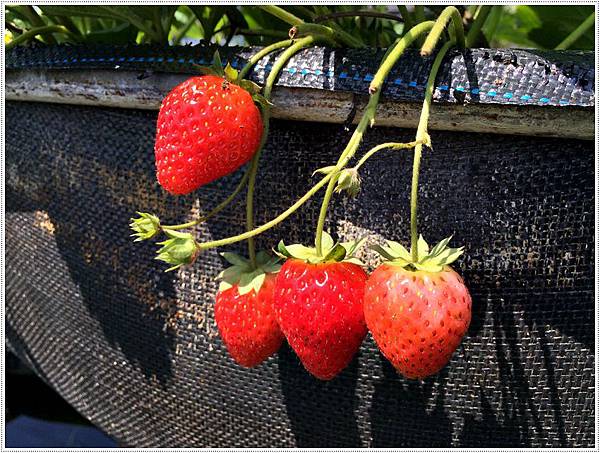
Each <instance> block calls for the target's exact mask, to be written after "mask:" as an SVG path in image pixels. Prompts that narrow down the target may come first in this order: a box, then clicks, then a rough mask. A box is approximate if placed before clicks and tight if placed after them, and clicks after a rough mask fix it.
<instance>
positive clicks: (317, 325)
mask: <svg viewBox="0 0 600 453" xmlns="http://www.w3.org/2000/svg"><path fill="white" fill-rule="evenodd" d="M324 242H326V243H327V245H326V246H325V248H326V249H327V250H328V252H326V253H324V255H325V258H323V257H320V256H318V255H317V254H316V251H315V249H312V248H308V247H304V246H302V245H298V244H294V245H290V246H287V247H286V246H285V245H283V243H280V245H279V251H280V252H281V253H282V254H283V255H285V256H286V257H289V259H288V260H287V261H286V262H285V263H284V265H283V266H282V268H281V271H280V272H279V275H278V276H277V283H276V287H275V312H276V316H277V321H278V322H279V326H280V327H281V330H282V331H283V333H284V335H285V337H286V338H287V341H288V343H289V344H290V346H291V347H292V349H294V351H295V352H296V354H297V355H298V357H299V358H300V360H301V362H302V364H303V365H304V367H305V368H306V369H307V370H308V371H309V372H310V373H311V374H312V375H314V376H315V377H317V378H319V379H323V380H329V379H332V378H333V377H334V376H335V375H337V374H338V373H339V372H340V371H341V370H343V369H344V368H345V367H346V366H347V365H348V363H350V361H351V360H352V357H353V356H354V354H356V352H357V350H358V348H359V347H360V344H361V343H362V341H363V339H364V338H365V335H366V333H367V328H366V325H365V320H364V315H363V294H364V288H365V283H366V280H367V274H366V273H365V271H364V270H363V269H362V268H361V267H360V266H359V265H358V264H356V262H357V261H358V260H356V259H354V258H351V255H352V252H353V251H354V250H355V249H356V248H357V246H358V243H352V244H345V245H341V244H336V245H333V240H331V238H330V237H329V235H327V236H326V238H324ZM345 257H348V260H347V261H341V260H343V259H344V258H345ZM335 259H337V260H338V261H336V260H335Z"/></svg>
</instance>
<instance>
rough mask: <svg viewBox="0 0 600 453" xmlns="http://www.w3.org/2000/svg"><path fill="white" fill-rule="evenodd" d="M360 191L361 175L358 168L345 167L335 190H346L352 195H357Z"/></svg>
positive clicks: (338, 191) (337, 191)
mask: <svg viewBox="0 0 600 453" xmlns="http://www.w3.org/2000/svg"><path fill="white" fill-rule="evenodd" d="M359 191H360V176H359V175H358V170H357V169H356V168H344V169H343V170H342V171H341V172H340V176H339V178H338V180H337V185H336V187H335V192H336V193H340V192H346V193H347V194H348V195H349V196H351V197H353V198H354V197H356V195H358V192H359Z"/></svg>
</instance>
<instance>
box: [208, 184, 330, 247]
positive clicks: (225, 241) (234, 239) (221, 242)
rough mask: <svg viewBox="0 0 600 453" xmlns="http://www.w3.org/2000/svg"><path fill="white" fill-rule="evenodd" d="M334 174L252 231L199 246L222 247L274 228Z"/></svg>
mask: <svg viewBox="0 0 600 453" xmlns="http://www.w3.org/2000/svg"><path fill="white" fill-rule="evenodd" d="M332 176H333V175H332V174H329V175H327V176H325V177H324V178H323V179H321V180H320V181H319V182H318V183H317V184H315V185H314V186H313V187H312V188H311V189H310V190H309V191H308V192H306V193H305V194H304V195H303V196H302V197H301V198H299V199H298V200H297V201H296V202H295V203H294V204H293V205H292V206H290V207H289V208H287V209H286V210H285V211H283V212H282V213H281V214H279V215H278V216H277V217H275V218H274V219H272V220H270V221H269V222H267V223H265V224H263V225H261V226H259V227H257V228H255V229H253V230H252V231H246V232H245V233H242V234H238V235H237V236H231V237H228V238H224V239H219V240H217V241H212V242H205V243H203V244H199V245H198V248H199V249H200V250H207V249H210V248H213V247H220V246H222V245H228V244H234V243H236V242H240V241H243V240H244V239H248V238H251V237H254V236H257V235H259V234H261V233H264V232H265V231H267V230H269V229H270V228H273V227H274V226H276V225H278V224H279V223H281V222H283V221H284V220H285V219H287V218H288V217H289V216H290V215H292V214H293V213H294V212H296V211H297V210H298V208H299V207H300V206H302V205H303V204H304V203H306V202H307V201H308V200H309V199H310V198H311V197H312V196H313V195H314V194H315V193H317V192H318V191H319V190H320V189H321V188H322V187H323V186H324V185H325V184H327V182H329V180H330V179H331V177H332Z"/></svg>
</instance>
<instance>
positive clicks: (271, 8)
mask: <svg viewBox="0 0 600 453" xmlns="http://www.w3.org/2000/svg"><path fill="white" fill-rule="evenodd" d="M258 7H259V8H260V9H262V10H263V11H264V12H266V13H269V14H270V15H272V16H275V17H277V18H278V19H280V20H282V21H284V22H285V23H287V24H290V25H292V26H294V25H299V24H302V23H304V21H303V20H302V19H300V18H299V17H298V16H294V15H293V14H292V13H289V12H287V11H286V10H285V9H283V8H280V7H279V6H275V5H259V6H258Z"/></svg>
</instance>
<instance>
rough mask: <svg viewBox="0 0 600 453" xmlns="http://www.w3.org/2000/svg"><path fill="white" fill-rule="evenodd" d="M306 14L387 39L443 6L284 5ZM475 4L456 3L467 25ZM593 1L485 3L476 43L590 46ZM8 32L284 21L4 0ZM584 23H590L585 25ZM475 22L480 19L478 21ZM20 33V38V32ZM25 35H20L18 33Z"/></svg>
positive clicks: (235, 31)
mask: <svg viewBox="0 0 600 453" xmlns="http://www.w3.org/2000/svg"><path fill="white" fill-rule="evenodd" d="M281 8H282V9H284V10H285V11H286V12H287V13H289V14H292V15H294V16H296V17H298V18H300V19H302V20H305V21H306V22H314V23H319V24H322V25H326V26H328V27H331V28H332V29H333V30H336V31H344V32H346V33H347V34H348V35H350V36H352V37H354V38H356V39H357V40H358V41H359V42H361V43H363V44H365V45H367V46H370V47H389V46H390V45H391V44H392V43H393V42H394V41H395V40H396V39H397V38H398V37H399V36H402V34H403V33H405V32H406V29H407V27H405V23H404V20H403V19H402V17H403V15H404V16H407V18H406V19H407V20H408V21H409V22H411V23H412V24H415V23H418V22H419V21H421V20H424V19H431V18H435V17H437V16H438V15H439V14H440V12H441V11H442V9H443V6H435V5H430V6H426V7H419V8H414V7H410V6H409V7H408V8H406V7H403V6H400V7H398V8H396V7H394V6H391V5H376V6H370V5H330V6H325V5H285V6H282V7H281ZM479 8H480V7H478V6H477V5H470V6H468V7H460V6H459V7H458V9H459V11H460V13H461V15H463V21H464V22H465V23H466V26H467V28H469V26H470V25H471V24H472V23H473V20H474V18H475V17H476V16H477V12H478V10H479ZM593 11H594V6H593V5H564V6H563V5H534V6H528V5H504V6H500V5H497V6H494V7H492V9H491V11H490V13H489V15H488V16H487V19H486V20H485V22H483V21H482V22H483V27H482V32H483V36H482V38H481V39H479V40H478V41H477V44H478V45H489V46H491V47H526V48H541V49H552V48H555V47H556V46H557V45H559V44H561V43H563V41H564V40H565V38H567V37H569V36H570V35H571V34H572V33H573V32H574V31H575V30H577V29H578V27H580V26H581V25H582V24H584V21H585V20H586V19H588V22H587V24H588V25H589V26H584V27H583V28H580V29H579V30H578V32H576V33H575V34H573V35H572V36H571V38H570V39H567V43H568V45H567V47H568V48H572V49H585V50H593V49H594V27H593V23H590V20H591V19H590V15H591V14H592V13H593ZM5 13H6V29H7V31H8V32H9V35H8V36H10V37H12V39H15V38H17V37H18V36H20V35H21V34H23V33H24V32H26V31H29V30H32V29H36V28H40V27H47V26H51V25H60V26H63V27H65V28H64V29H62V28H60V27H54V28H53V29H52V32H46V33H42V34H40V35H37V36H36V37H35V38H33V37H32V38H31V39H36V40H38V41H42V42H44V43H46V44H54V43H57V42H58V43H63V42H78V43H80V42H81V43H84V44H85V43H113V44H125V43H160V44H167V43H168V44H171V45H177V44H180V43H182V42H186V41H197V40H201V39H204V40H208V41H211V42H215V43H219V44H221V45H227V44H238V45H267V44H271V43H273V42H275V41H278V40H281V39H284V38H285V36H286V35H287V33H288V31H289V28H290V25H289V24H287V23H286V22H284V21H283V20H281V19H280V18H277V17H274V16H273V15H271V14H269V13H268V12H266V11H264V10H262V9H261V8H260V7H258V6H253V5H243V6H234V5H211V6H203V5H189V6H185V5H181V6H175V5H136V6H131V5H41V6H33V7H31V6H22V5H6V6H5ZM590 24H591V25H590ZM478 25H480V24H478ZM24 40H25V39H24ZM25 41H27V40H25Z"/></svg>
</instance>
